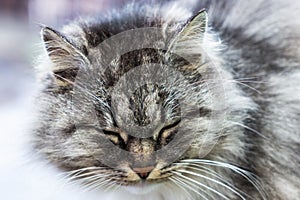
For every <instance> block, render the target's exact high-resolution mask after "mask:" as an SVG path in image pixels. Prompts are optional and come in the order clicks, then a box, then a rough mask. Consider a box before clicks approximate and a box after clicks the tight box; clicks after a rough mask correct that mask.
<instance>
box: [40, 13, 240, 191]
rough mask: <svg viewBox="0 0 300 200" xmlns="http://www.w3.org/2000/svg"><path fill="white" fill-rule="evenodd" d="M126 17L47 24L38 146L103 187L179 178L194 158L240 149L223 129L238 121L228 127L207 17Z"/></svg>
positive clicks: (61, 165) (84, 179)
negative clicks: (208, 46) (60, 27)
mask: <svg viewBox="0 0 300 200" xmlns="http://www.w3.org/2000/svg"><path fill="white" fill-rule="evenodd" d="M131 20H132V19H131ZM147 20H149V19H147ZM123 22H124V20H123V21H122V20H120V19H119V20H118V21H117V22H115V21H108V22H105V21H104V22H101V23H100V24H97V23H94V24H93V23H83V22H81V23H79V25H78V24H77V25H70V26H68V27H67V28H66V29H65V30H64V31H63V32H62V33H61V32H58V31H55V30H53V29H51V28H48V27H44V28H43V30H42V37H43V40H44V42H45V47H46V51H47V56H48V62H49V63H48V66H50V67H51V73H50V74H49V75H50V76H47V78H46V79H45V80H47V81H48V82H49V84H48V86H47V88H46V89H45V91H43V93H42V95H41V97H40V100H39V101H40V102H41V109H42V111H41V115H40V124H39V128H38V130H37V132H36V149H37V150H38V151H39V152H40V153H42V154H43V155H45V156H46V157H47V159H48V160H49V161H50V162H51V163H53V164H55V165H56V166H58V167H59V168H60V169H62V170H64V171H65V172H66V173H68V176H69V177H71V179H72V180H80V181H82V182H83V184H85V185H87V186H90V187H99V188H101V187H104V188H107V187H108V188H109V187H111V186H114V185H115V186H117V185H122V186H124V187H126V186H130V187H131V186H139V185H141V184H145V183H149V184H156V183H160V182H164V181H175V182H176V183H179V184H180V182H178V180H177V178H176V176H177V175H178V173H181V172H179V171H177V170H181V169H182V170H183V169H185V167H186V165H187V164H189V163H188V162H184V161H187V159H189V160H190V159H199V158H202V159H203V158H206V159H208V158H218V157H219V156H220V155H221V153H222V151H224V152H223V153H224V154H229V153H231V151H232V152H234V151H237V152H238V151H239V149H240V144H238V143H237V141H239V139H238V138H235V137H233V136H228V137H227V133H226V131H228V130H227V129H226V128H228V127H233V126H234V125H228V124H227V125H224V120H225V118H224V117H225V116H227V115H226V112H229V113H230V112H231V111H230V110H228V107H227V106H228V105H226V104H225V101H226V99H225V97H224V87H223V84H220V82H222V80H221V78H220V77H219V75H220V73H222V70H221V69H216V68H215V67H214V64H216V62H219V61H218V60H215V61H214V62H211V61H210V60H209V59H210V58H209V57H207V55H206V52H205V40H206V31H207V13H206V12H205V11H201V12H199V13H198V14H197V15H195V16H194V17H192V18H190V19H189V20H187V21H186V22H185V23H182V22H181V23H177V24H176V23H175V22H172V23H169V24H167V25H166V24H163V23H162V22H158V21H152V22H151V21H145V19H144V21H143V23H142V24H143V27H142V26H137V27H136V28H138V29H135V30H132V28H133V27H135V26H136V25H135V24H134V22H133V21H129V24H122V25H123V26H121V25H120V23H123ZM136 23H137V22H136ZM150 25H152V26H151V28H147V26H150ZM165 25H166V26H165ZM122 31H125V32H122ZM116 34H117V35H116ZM111 36H112V37H111ZM224 76H225V77H226V74H225V75H224ZM234 95H235V94H234ZM224 126H228V127H224ZM233 130H234V131H236V132H237V133H238V132H239V130H238V129H233ZM220 140H221V142H220ZM232 143H236V144H235V145H236V148H233V147H232V146H230V145H228V144H232ZM192 168H197V164H196V163H194V166H192V165H191V169H192ZM202 170H205V169H204V168H202ZM176 174H177V175H176ZM190 175H193V174H190ZM174 177H175V178H174ZM197 178H199V177H197ZM179 179H180V177H179ZM179 181H180V180H179Z"/></svg>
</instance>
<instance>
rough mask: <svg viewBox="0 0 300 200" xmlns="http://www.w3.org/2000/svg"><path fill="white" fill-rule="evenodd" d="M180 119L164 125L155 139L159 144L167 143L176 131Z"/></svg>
mask: <svg viewBox="0 0 300 200" xmlns="http://www.w3.org/2000/svg"><path fill="white" fill-rule="evenodd" d="M179 124H180V120H176V121H174V122H172V123H170V124H167V125H165V126H164V127H163V128H162V129H161V130H160V131H159V133H158V137H157V141H158V143H159V144H160V145H167V144H168V143H169V142H170V141H171V140H172V139H173V137H174V135H175V133H176V132H177V129H178V126H179Z"/></svg>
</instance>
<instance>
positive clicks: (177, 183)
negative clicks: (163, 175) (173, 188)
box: [168, 177, 191, 199]
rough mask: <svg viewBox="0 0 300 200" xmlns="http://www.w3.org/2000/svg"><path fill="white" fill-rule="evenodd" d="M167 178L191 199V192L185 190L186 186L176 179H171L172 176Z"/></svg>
mask: <svg viewBox="0 0 300 200" xmlns="http://www.w3.org/2000/svg"><path fill="white" fill-rule="evenodd" d="M168 179H169V180H170V181H171V182H173V183H174V184H175V185H177V186H178V187H179V188H180V189H182V190H183V191H184V192H185V193H186V194H187V196H188V198H189V199H191V194H190V193H189V192H188V191H187V190H186V186H185V185H184V184H182V183H180V182H179V181H177V180H176V179H173V178H172V177H169V178H168Z"/></svg>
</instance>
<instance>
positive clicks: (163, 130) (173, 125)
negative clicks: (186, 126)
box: [158, 120, 181, 138]
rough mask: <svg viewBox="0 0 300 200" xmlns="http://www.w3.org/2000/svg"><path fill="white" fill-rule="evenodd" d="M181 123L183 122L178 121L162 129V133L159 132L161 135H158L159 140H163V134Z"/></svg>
mask: <svg viewBox="0 0 300 200" xmlns="http://www.w3.org/2000/svg"><path fill="white" fill-rule="evenodd" d="M180 122H181V120H176V121H174V122H173V123H170V124H168V125H166V126H164V127H163V128H162V129H160V131H159V133H158V138H161V136H162V134H163V133H164V132H165V131H166V130H168V129H171V128H174V127H176V126H177V125H178V124H179V123H180Z"/></svg>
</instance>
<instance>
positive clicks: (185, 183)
mask: <svg viewBox="0 0 300 200" xmlns="http://www.w3.org/2000/svg"><path fill="white" fill-rule="evenodd" d="M171 179H175V180H176V181H178V183H181V184H182V185H184V186H185V187H187V188H189V189H190V190H191V191H193V192H195V193H196V194H198V195H199V196H201V197H202V198H203V199H205V200H208V199H207V198H206V197H205V196H204V195H203V194H201V193H200V192H199V191H198V190H196V189H195V188H194V187H191V186H190V184H191V183H189V182H184V181H182V180H180V178H179V177H175V176H173V177H171ZM187 183H188V184H187Z"/></svg>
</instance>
